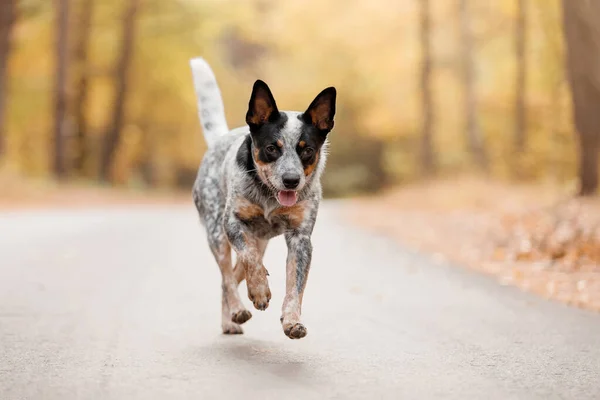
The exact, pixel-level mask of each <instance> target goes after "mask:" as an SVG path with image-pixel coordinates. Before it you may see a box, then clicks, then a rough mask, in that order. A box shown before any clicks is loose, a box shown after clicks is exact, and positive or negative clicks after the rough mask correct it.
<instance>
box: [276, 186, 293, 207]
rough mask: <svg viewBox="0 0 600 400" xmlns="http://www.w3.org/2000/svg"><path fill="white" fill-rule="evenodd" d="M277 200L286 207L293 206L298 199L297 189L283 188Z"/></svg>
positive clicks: (278, 193)
mask: <svg viewBox="0 0 600 400" xmlns="http://www.w3.org/2000/svg"><path fill="white" fill-rule="evenodd" d="M277 201H278V202H279V204H281V205H282V206H284V207H291V206H293V205H294V204H296V201H298V195H297V193H296V191H295V190H281V191H279V192H277Z"/></svg>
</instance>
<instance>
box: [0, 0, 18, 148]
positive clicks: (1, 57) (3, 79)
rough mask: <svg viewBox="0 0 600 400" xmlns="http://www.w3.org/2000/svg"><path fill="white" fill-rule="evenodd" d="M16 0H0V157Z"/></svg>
mask: <svg viewBox="0 0 600 400" xmlns="http://www.w3.org/2000/svg"><path fill="white" fill-rule="evenodd" d="M15 6H16V0H1V1H0V158H2V156H3V155H4V152H5V148H4V147H5V136H6V135H5V129H4V115H5V108H6V106H5V101H6V97H7V96H8V93H7V92H8V89H7V88H8V84H7V81H8V56H9V54H10V47H11V33H12V28H13V26H14V23H15V19H16V9H15V8H16V7H15Z"/></svg>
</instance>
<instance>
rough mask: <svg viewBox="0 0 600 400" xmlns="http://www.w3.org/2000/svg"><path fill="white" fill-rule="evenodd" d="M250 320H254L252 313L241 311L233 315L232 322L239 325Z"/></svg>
mask: <svg viewBox="0 0 600 400" xmlns="http://www.w3.org/2000/svg"><path fill="white" fill-rule="evenodd" d="M250 318H252V313H250V311H248V310H240V311H238V312H234V313H232V314H231V322H234V323H235V324H239V325H241V324H243V323H244V322H246V321H248V320H249V319H250Z"/></svg>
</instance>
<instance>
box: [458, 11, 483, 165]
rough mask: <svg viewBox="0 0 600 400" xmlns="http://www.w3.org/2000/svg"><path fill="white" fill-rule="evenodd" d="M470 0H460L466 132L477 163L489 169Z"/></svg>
mask: <svg viewBox="0 0 600 400" xmlns="http://www.w3.org/2000/svg"><path fill="white" fill-rule="evenodd" d="M469 5H470V2H469V1H468V0H459V2H458V13H459V21H460V33H461V34H460V37H461V49H462V51H461V58H462V60H461V61H462V62H461V67H462V68H461V69H462V85H463V90H464V113H465V114H464V115H465V119H466V124H465V125H466V126H465V133H466V135H467V143H468V146H469V151H470V152H471V155H472V157H473V159H474V161H475V163H476V165H477V166H478V167H479V168H481V169H482V170H484V171H487V170H488V158H487V152H486V149H485V143H484V139H483V133H482V131H481V127H480V125H479V121H478V115H479V111H478V109H479V98H478V96H477V88H476V81H477V76H476V71H475V60H474V58H473V31H472V28H471V10H470V8H469Z"/></svg>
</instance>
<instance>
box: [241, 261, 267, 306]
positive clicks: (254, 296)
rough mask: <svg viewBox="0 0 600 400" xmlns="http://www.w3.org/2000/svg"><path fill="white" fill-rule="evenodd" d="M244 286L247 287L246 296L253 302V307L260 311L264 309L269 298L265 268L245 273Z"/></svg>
mask: <svg viewBox="0 0 600 400" xmlns="http://www.w3.org/2000/svg"><path fill="white" fill-rule="evenodd" d="M246 286H247V287H248V298H249V299H250V301H251V302H252V304H254V308H256V309H257V310H261V311H264V310H266V309H267V307H269V301H270V300H271V290H270V289H269V282H268V281H267V270H266V269H265V268H264V267H263V268H262V269H259V270H258V271H256V273H254V274H252V275H249V274H246Z"/></svg>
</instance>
